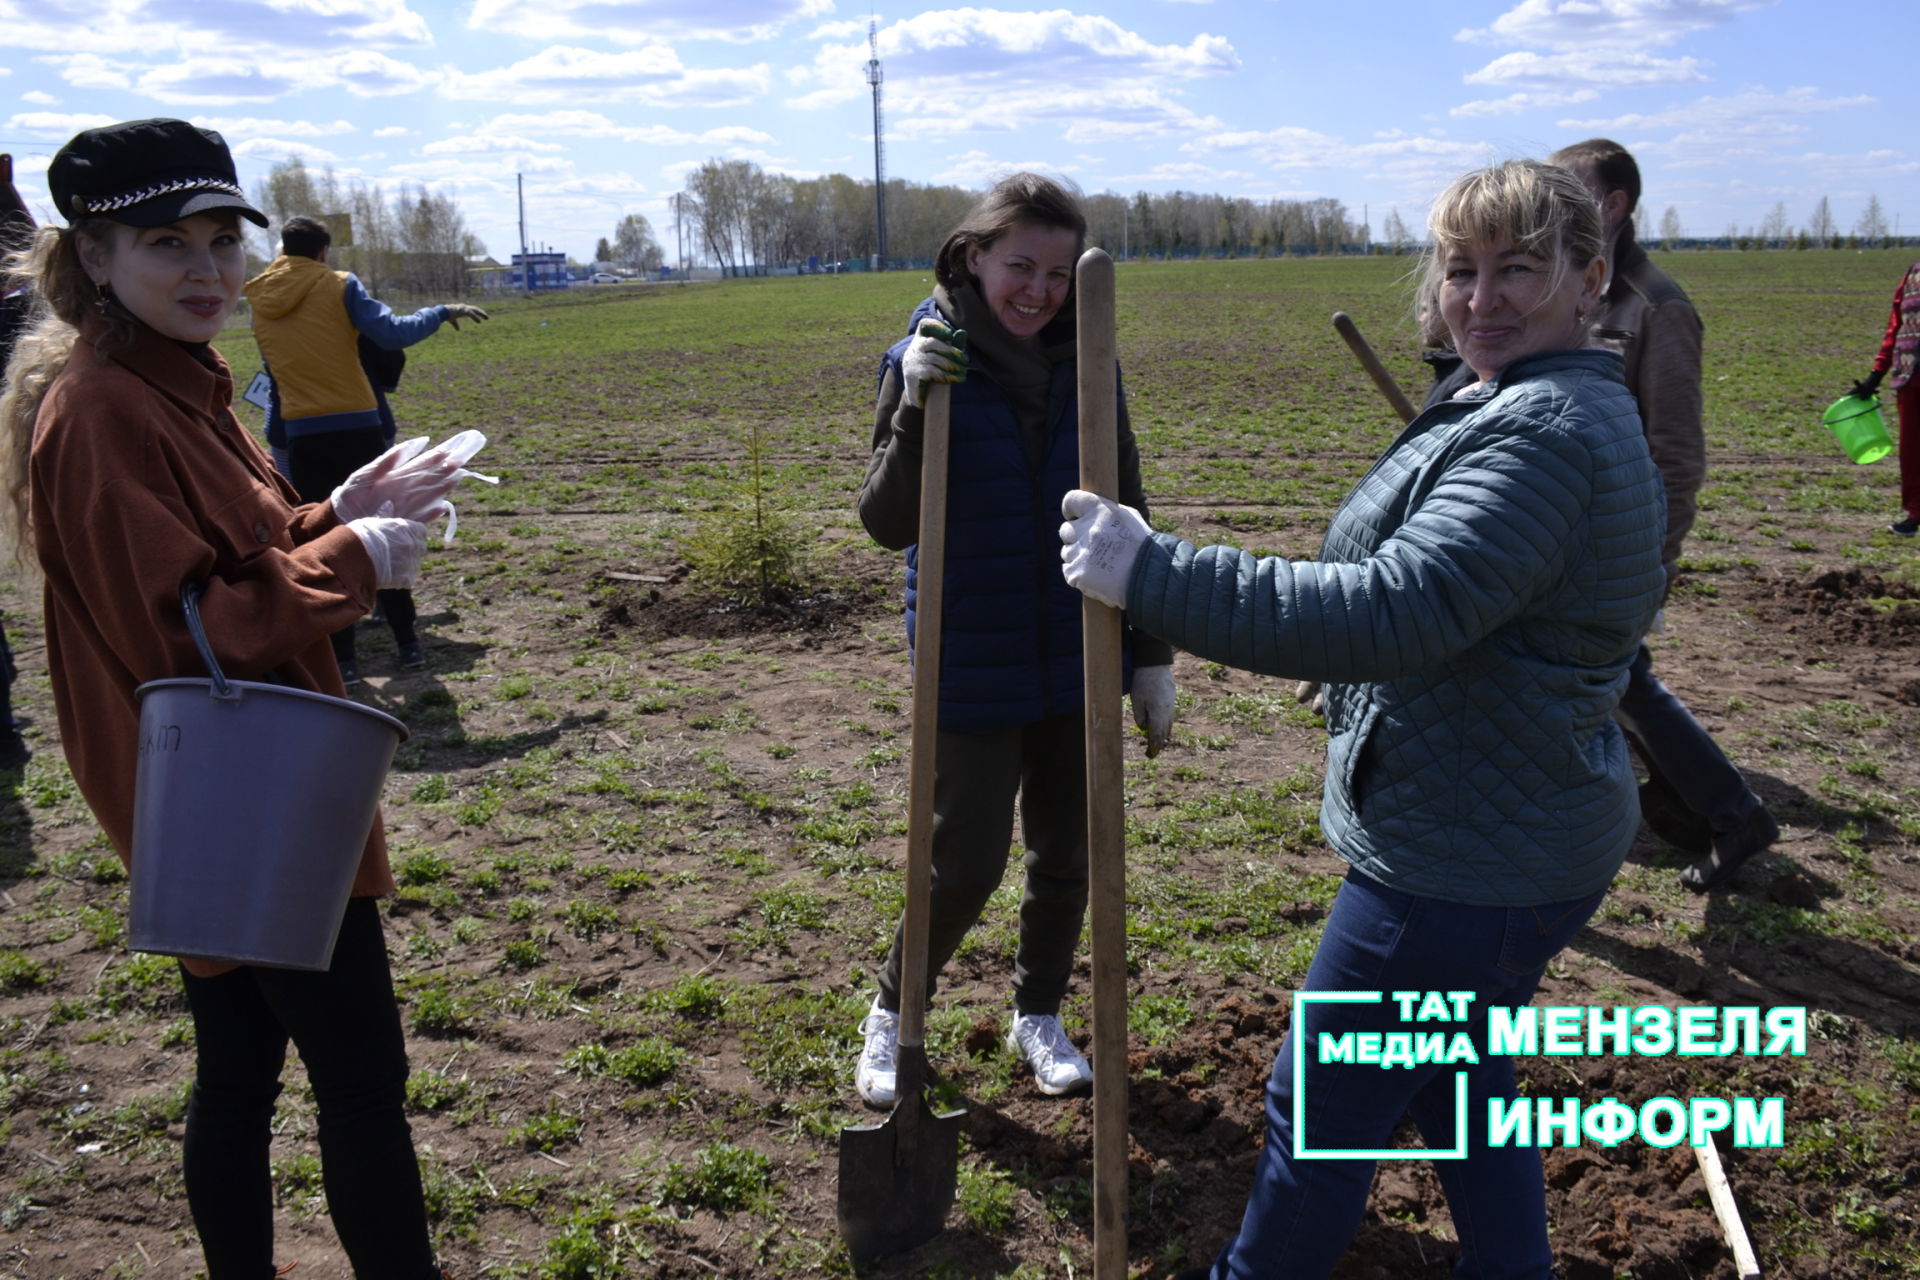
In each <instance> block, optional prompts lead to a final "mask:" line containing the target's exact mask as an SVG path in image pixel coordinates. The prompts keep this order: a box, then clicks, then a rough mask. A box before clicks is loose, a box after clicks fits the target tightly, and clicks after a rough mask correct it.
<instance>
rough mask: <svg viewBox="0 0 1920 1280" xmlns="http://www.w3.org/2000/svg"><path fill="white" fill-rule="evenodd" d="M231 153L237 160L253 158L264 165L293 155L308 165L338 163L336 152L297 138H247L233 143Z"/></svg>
mask: <svg viewBox="0 0 1920 1280" xmlns="http://www.w3.org/2000/svg"><path fill="white" fill-rule="evenodd" d="M233 154H234V158H235V159H237V160H253V161H256V162H258V163H261V164H266V165H274V164H278V163H280V162H281V161H283V160H290V159H292V158H293V157H295V156H298V157H299V158H300V159H301V161H303V162H304V163H306V164H310V165H320V166H325V165H337V164H339V163H340V156H339V154H338V153H336V152H332V151H329V150H327V149H326V148H325V147H317V146H315V145H313V144H312V143H311V142H306V141H302V140H300V139H297V138H248V139H247V140H246V141H244V142H237V143H234V144H233Z"/></svg>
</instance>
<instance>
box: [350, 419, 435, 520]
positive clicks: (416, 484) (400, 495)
mask: <svg viewBox="0 0 1920 1280" xmlns="http://www.w3.org/2000/svg"><path fill="white" fill-rule="evenodd" d="M459 467H460V464H459V463H458V462H457V461H455V460H454V459H452V458H449V457H447V456H445V454H443V453H439V452H437V451H432V452H430V451H428V450H427V438H426V437H425V436H417V437H415V438H414V439H412V440H402V441H401V442H400V443H399V444H396V445H395V446H393V448H391V449H389V450H387V451H386V452H385V453H383V454H381V455H380V456H379V457H377V458H375V459H374V460H373V461H372V462H369V463H368V464H367V465H366V466H364V467H361V468H360V469H359V470H358V471H355V472H354V473H353V474H352V475H350V476H348V477H347V478H346V480H345V481H343V482H342V483H341V485H340V487H339V488H337V489H335V490H334V491H333V512H334V514H335V515H337V516H339V517H340V518H341V519H342V520H344V521H346V522H347V523H349V524H351V523H352V522H353V521H355V520H364V519H366V518H368V517H369V516H383V515H385V516H397V517H399V518H400V519H402V520H428V519H431V518H432V517H434V516H436V515H438V514H439V512H440V503H441V501H442V500H443V499H445V498H446V496H447V490H449V489H451V488H453V473H454V472H455V471H457V470H459Z"/></svg>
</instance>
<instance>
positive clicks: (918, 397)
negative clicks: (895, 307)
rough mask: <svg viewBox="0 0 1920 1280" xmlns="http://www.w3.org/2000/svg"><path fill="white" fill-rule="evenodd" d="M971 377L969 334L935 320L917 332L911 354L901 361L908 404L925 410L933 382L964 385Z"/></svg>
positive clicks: (928, 320)
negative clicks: (968, 370)
mask: <svg viewBox="0 0 1920 1280" xmlns="http://www.w3.org/2000/svg"><path fill="white" fill-rule="evenodd" d="M966 376H967V331H966V330H965V329H950V328H948V327H947V326H946V325H944V324H941V323H940V322H939V321H938V320H935V319H934V318H933V317H932V316H928V317H926V318H925V319H924V320H922V321H921V322H920V323H919V325H918V326H917V327H916V328H915V329H914V333H913V341H911V342H909V343H908V344H907V354H906V355H904V356H902V357H901V358H900V379H901V381H902V382H904V383H906V397H907V403H908V404H910V405H912V406H913V407H914V408H916V409H919V408H923V407H925V405H926V402H927V384H928V383H929V382H961V381H964V380H965V379H966Z"/></svg>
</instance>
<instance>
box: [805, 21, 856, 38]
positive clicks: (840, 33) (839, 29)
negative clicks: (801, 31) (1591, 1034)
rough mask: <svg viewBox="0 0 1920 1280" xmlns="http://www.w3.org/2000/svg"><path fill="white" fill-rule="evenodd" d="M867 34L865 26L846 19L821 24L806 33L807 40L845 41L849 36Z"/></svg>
mask: <svg viewBox="0 0 1920 1280" xmlns="http://www.w3.org/2000/svg"><path fill="white" fill-rule="evenodd" d="M866 34H867V24H866V23H865V22H862V21H861V20H860V19H858V18H846V19H843V20H841V21H838V22H823V23H821V24H820V25H819V26H817V27H815V28H814V29H813V30H811V31H809V32H807V39H809V40H845V39H848V38H849V37H851V36H864V35H866Z"/></svg>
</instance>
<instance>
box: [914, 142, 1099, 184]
mask: <svg viewBox="0 0 1920 1280" xmlns="http://www.w3.org/2000/svg"><path fill="white" fill-rule="evenodd" d="M947 159H948V160H949V161H950V163H949V165H948V167H947V168H945V169H943V170H941V171H940V172H939V173H936V174H934V175H933V176H932V178H931V179H929V181H932V182H942V183H950V184H952V185H954V186H959V187H985V186H987V185H988V184H990V183H992V182H993V181H994V180H996V179H998V178H1001V177H1004V176H1005V175H1007V174H1009V173H1018V172H1020V171H1022V170H1025V171H1027V172H1031V173H1042V174H1052V175H1059V176H1064V175H1068V174H1071V173H1073V172H1074V170H1072V169H1070V168H1068V169H1063V168H1061V167H1060V166H1058V165H1055V164H1050V163H1048V162H1047V161H1045V160H1001V159H997V158H995V157H993V156H991V155H988V154H987V153H986V152H984V151H965V152H962V153H960V154H959V155H956V156H949V157H947Z"/></svg>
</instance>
